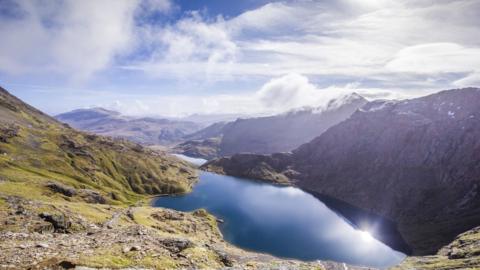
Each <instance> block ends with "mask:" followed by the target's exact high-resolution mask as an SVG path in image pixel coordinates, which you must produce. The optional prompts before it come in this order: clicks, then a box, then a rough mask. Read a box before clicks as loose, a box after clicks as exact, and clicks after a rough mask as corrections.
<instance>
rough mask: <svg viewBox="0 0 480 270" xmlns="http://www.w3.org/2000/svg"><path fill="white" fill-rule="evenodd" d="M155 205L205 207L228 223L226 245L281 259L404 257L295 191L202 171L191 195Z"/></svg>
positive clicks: (371, 262)
mask: <svg viewBox="0 0 480 270" xmlns="http://www.w3.org/2000/svg"><path fill="white" fill-rule="evenodd" d="M153 204H154V206H159V207H166V208H172V209H176V210H180V211H193V210H195V209H199V208H205V209H207V210H208V211H209V212H210V213H212V214H214V215H215V216H217V217H218V218H221V219H223V220H224V221H225V222H224V223H223V224H220V230H221V231H222V233H223V235H224V238H225V240H226V241H228V242H230V243H232V244H234V245H236V246H238V247H241V248H244V249H248V250H252V251H258V252H265V253H269V254H272V255H275V256H279V257H285V258H295V259H300V260H332V261H337V262H345V263H349V264H354V265H364V266H371V267H379V268H386V267H389V266H393V265H395V264H398V263H399V262H401V261H402V260H403V259H404V258H405V255H404V254H403V253H401V252H397V251H394V250H392V249H391V248H390V247H388V246H386V245H385V244H383V243H382V242H380V241H378V240H376V239H375V238H373V237H372V236H370V234H369V233H368V232H366V231H361V230H358V229H356V228H355V226H353V225H352V224H351V223H350V222H348V220H346V219H345V218H343V217H342V216H341V215H339V214H338V213H337V212H335V211H333V210H332V209H330V208H329V207H327V206H326V205H325V204H324V203H323V202H322V201H320V200H319V199H318V198H316V197H314V196H312V195H311V194H309V193H306V192H304V191H302V190H300V189H298V188H294V187H282V186H274V185H270V184H266V183H261V182H257V181H250V180H245V179H241V178H237V177H230V176H224V175H217V174H213V173H208V172H201V174H200V181H199V182H198V184H197V185H196V186H195V187H194V189H193V191H192V192H191V193H189V194H186V195H183V196H177V197H161V198H158V199H156V200H155V201H154V203H153Z"/></svg>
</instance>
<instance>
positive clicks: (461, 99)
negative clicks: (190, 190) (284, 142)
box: [204, 88, 480, 255]
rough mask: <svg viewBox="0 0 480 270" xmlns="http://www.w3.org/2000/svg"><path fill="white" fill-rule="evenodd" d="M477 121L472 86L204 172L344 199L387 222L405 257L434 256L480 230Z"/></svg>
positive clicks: (361, 113)
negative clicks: (287, 150)
mask: <svg viewBox="0 0 480 270" xmlns="http://www.w3.org/2000/svg"><path fill="white" fill-rule="evenodd" d="M479 121H480V89H478V88H465V89H457V90H448V91H442V92H439V93H436V94H433V95H429V96H425V97H421V98H416V99H411V100H404V101H373V102H369V103H367V104H365V105H364V106H363V107H362V108H360V109H359V110H357V111H356V112H355V113H354V114H353V115H352V116H351V117H350V118H348V119H347V120H345V121H343V122H341V123H339V124H337V125H335V126H333V127H331V128H330V129H328V130H327V131H326V132H324V133H323V134H321V135H320V136H318V137H317V138H315V139H313V140H312V141H311V142H309V143H306V144H304V145H302V146H300V147H298V148H297V149H295V150H294V151H293V152H292V153H283V154H282V153H279V154H272V155H255V154H239V155H234V156H232V157H231V158H220V159H218V160H214V161H211V162H209V163H207V164H205V165H204V168H205V169H207V170H211V171H216V172H219V173H225V174H230V175H236V176H243V177H249V178H257V179H263V180H267V181H273V182H280V183H284V184H294V185H297V186H299V187H301V188H303V189H305V190H309V191H312V192H316V193H319V194H323V195H327V196H330V197H333V198H336V199H340V200H343V201H345V202H347V203H349V204H351V205H354V206H356V207H359V208H362V209H364V210H368V211H370V212H373V213H375V214H378V215H381V216H383V217H386V218H387V219H390V220H392V221H393V222H395V223H396V224H397V227H398V230H399V231H400V233H401V235H402V236H403V238H404V240H405V241H406V243H407V244H408V245H409V246H410V247H411V249H412V251H413V254H416V255H422V254H433V253H435V252H436V251H437V250H438V249H440V248H441V247H442V246H444V245H446V244H447V243H448V242H450V241H451V240H452V239H453V238H454V237H455V236H456V235H458V234H459V233H461V232H464V231H467V230H468V229H471V228H473V227H475V226H477V225H478V224H480V191H479V186H480V178H479V177H480V140H478V138H480V122H479ZM373 233H374V232H373Z"/></svg>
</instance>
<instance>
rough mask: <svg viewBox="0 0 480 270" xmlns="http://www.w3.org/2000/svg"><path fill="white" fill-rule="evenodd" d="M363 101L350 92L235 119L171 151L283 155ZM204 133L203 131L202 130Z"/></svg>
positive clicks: (206, 155)
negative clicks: (320, 101)
mask: <svg viewBox="0 0 480 270" xmlns="http://www.w3.org/2000/svg"><path fill="white" fill-rule="evenodd" d="M366 102H367V100H366V99H365V98H363V97H361V96H360V95H358V94H356V93H353V94H350V95H345V96H342V97H339V98H337V99H332V100H330V101H329V102H328V103H327V105H326V106H321V107H303V108H298V109H295V110H291V111H288V112H285V113H282V114H278V115H273V116H264V117H254V118H245V119H243V118H239V119H237V120H235V121H232V122H228V123H226V124H224V125H222V126H220V127H214V126H209V127H208V128H207V129H213V128H216V129H215V132H216V133H212V132H205V133H209V134H210V137H208V138H206V137H197V138H196V140H192V141H187V142H183V143H181V144H180V145H178V146H176V147H175V148H174V151H176V152H180V153H183V154H186V155H194V157H200V158H206V159H211V158H213V157H219V156H229V155H233V154H235V153H243V152H249V153H259V154H269V153H275V152H287V151H291V150H293V149H295V148H296V147H298V146H299V145H301V144H303V143H305V142H308V141H309V140H311V139H313V138H315V137H316V136H318V135H319V134H321V133H322V132H324V131H325V130H326V129H328V128H329V127H330V126H332V125H334V124H337V123H339V122H341V121H343V120H345V119H347V118H348V117H349V116H350V115H351V114H352V113H353V112H354V111H355V110H357V109H358V108H360V107H361V106H362V105H363V104H365V103H366ZM205 130H206V129H205Z"/></svg>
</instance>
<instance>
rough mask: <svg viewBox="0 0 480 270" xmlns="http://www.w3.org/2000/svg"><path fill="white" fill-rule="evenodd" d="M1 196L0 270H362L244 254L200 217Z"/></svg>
mask: <svg viewBox="0 0 480 270" xmlns="http://www.w3.org/2000/svg"><path fill="white" fill-rule="evenodd" d="M4 185H9V183H6V182H2V183H0V190H4V189H5V187H4ZM55 193H58V190H57V191H55V190H51V191H46V192H45V195H52V196H54V195H55ZM0 194H2V195H0V224H1V226H0V250H2V252H1V253H0V269H87V268H88V269H90V268H102V269H110V268H112V269H113V268H115V269H117V268H135V269H139V268H141V269H368V268H361V267H351V266H345V265H343V264H339V263H333V262H320V261H318V262H299V261H293V260H282V259H278V258H274V257H272V256H269V255H263V254H257V253H253V252H246V251H243V250H241V249H239V248H236V247H233V246H231V245H229V244H228V243H226V242H225V241H224V240H223V239H222V235H221V233H220V231H219V230H218V227H217V221H216V219H215V217H213V216H212V215H210V214H208V213H207V212H206V211H205V210H197V211H194V212H192V213H182V212H177V211H173V210H168V209H161V208H152V207H149V206H132V207H119V206H114V205H105V204H91V203H80V202H68V201H55V202H44V201H40V200H30V199H25V198H21V197H19V196H11V195H4V193H3V192H1V193H0ZM57 195H58V194H57ZM61 196H65V197H66V198H69V197H68V196H66V195H64V194H61Z"/></svg>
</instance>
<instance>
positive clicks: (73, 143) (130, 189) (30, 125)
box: [0, 89, 196, 202]
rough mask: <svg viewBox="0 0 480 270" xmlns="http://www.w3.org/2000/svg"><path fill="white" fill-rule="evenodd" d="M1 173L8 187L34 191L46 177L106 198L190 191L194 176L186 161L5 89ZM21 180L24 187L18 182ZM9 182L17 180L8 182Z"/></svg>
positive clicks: (0, 115) (0, 107)
mask: <svg viewBox="0 0 480 270" xmlns="http://www.w3.org/2000/svg"><path fill="white" fill-rule="evenodd" d="M0 177H1V178H4V179H8V180H10V182H11V183H10V185H2V186H1V187H0V191H1V192H4V193H22V192H25V191H26V188H27V189H29V190H31V191H32V193H28V194H24V195H28V196H34V195H35V193H36V192H33V191H34V190H36V191H37V192H39V190H40V189H45V185H46V183H51V182H54V183H60V184H65V185H69V186H72V187H74V188H81V189H88V188H90V189H95V190H97V191H100V192H101V195H102V196H104V197H105V199H106V200H107V201H117V202H132V201H135V200H137V199H138V198H140V196H139V195H145V194H164V193H180V192H186V191H188V190H189V189H190V188H191V185H192V184H193V183H194V182H195V179H196V175H195V171H194V170H193V168H191V167H190V166H189V165H187V164H186V163H184V162H182V161H180V160H178V159H176V158H174V157H170V156H167V155H164V154H159V153H157V152H154V151H152V150H150V149H147V148H144V147H142V146H140V145H137V144H133V143H130V142H127V141H124V140H114V139H111V138H107V137H101V136H96V135H92V134H87V133H83V132H79V131H76V130H74V129H72V128H70V127H68V126H66V125H63V124H61V123H59V122H57V121H56V120H54V119H53V118H51V117H49V116H47V115H45V114H43V113H42V112H40V111H38V110H36V109H35V108H33V107H31V106H29V105H27V104H25V103H23V102H22V101H20V100H19V99H17V98H15V97H14V96H12V95H10V94H9V93H8V92H7V91H5V90H4V89H0ZM17 184H18V185H22V187H26V188H21V189H16V188H14V187H15V186H16V185H17ZM8 186H12V187H10V188H8Z"/></svg>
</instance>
